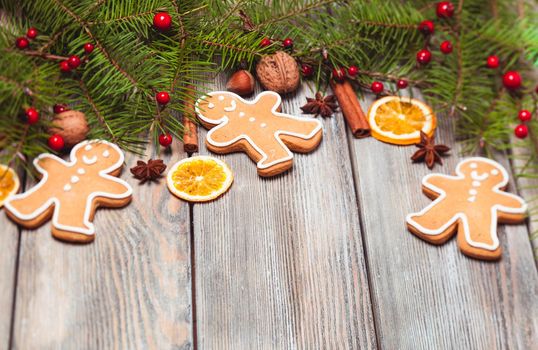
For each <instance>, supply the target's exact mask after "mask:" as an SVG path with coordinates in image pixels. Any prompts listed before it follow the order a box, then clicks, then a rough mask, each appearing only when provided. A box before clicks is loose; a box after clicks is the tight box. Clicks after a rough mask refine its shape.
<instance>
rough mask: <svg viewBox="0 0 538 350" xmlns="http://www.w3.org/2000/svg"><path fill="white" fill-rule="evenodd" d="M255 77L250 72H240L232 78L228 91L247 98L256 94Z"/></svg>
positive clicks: (227, 85) (243, 70) (227, 86)
mask: <svg viewBox="0 0 538 350" xmlns="http://www.w3.org/2000/svg"><path fill="white" fill-rule="evenodd" d="M254 85H255V81H254V77H253V76H252V74H250V72H249V71H248V70H245V69H242V70H238V71H237V72H235V73H234V74H232V76H231V77H230V80H228V83H227V84H226V89H227V90H228V91H231V92H235V93H236V94H238V95H239V96H247V95H250V94H252V93H253V92H254Z"/></svg>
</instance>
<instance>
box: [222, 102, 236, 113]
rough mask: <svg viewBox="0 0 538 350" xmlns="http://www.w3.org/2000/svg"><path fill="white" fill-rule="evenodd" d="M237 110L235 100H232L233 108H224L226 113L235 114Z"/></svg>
mask: <svg viewBox="0 0 538 350" xmlns="http://www.w3.org/2000/svg"><path fill="white" fill-rule="evenodd" d="M236 108H237V103H236V102H235V100H232V104H231V106H229V107H224V110H225V111H226V112H233V111H235V109H236Z"/></svg>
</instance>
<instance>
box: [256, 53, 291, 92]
mask: <svg viewBox="0 0 538 350" xmlns="http://www.w3.org/2000/svg"><path fill="white" fill-rule="evenodd" d="M256 73H257V74H258V79H259V80H260V83H261V84H262V85H263V87H264V88H266V89H267V90H271V91H275V92H278V93H280V94H285V93H288V92H292V91H295V90H297V88H298V87H299V66H298V65H297V62H295V59H294V58H293V57H291V56H290V55H288V54H287V53H285V52H283V51H278V52H276V53H275V54H273V55H269V56H265V57H263V58H262V59H261V60H260V62H258V65H257V66H256Z"/></svg>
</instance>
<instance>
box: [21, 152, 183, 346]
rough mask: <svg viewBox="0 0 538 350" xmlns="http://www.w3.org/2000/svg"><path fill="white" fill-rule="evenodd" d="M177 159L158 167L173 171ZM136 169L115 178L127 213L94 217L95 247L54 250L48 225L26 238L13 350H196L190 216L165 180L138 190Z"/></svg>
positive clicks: (104, 211) (102, 212)
mask: <svg viewBox="0 0 538 350" xmlns="http://www.w3.org/2000/svg"><path fill="white" fill-rule="evenodd" d="M180 149H182V147H181V146H180V145H177V147H174V150H173V153H172V154H171V155H170V154H165V155H161V156H160V158H163V159H164V160H165V163H168V164H170V163H172V162H175V161H177V160H178V159H180V158H183V157H185V154H184V153H183V151H182V150H180ZM151 152H152V151H151V148H149V150H148V154H150V153H151ZM153 156H154V155H153ZM148 157H149V155H148V156H146V157H144V159H145V160H147V158H148ZM137 159H139V157H137V156H134V155H128V156H127V159H126V166H125V167H124V170H123V174H122V176H121V177H122V178H123V179H126V180H127V181H128V182H130V183H131V185H132V186H133V189H134V195H133V201H132V203H131V204H130V205H129V206H128V207H126V208H123V209H119V210H112V209H100V210H98V211H97V213H96V217H95V224H96V232H97V236H96V239H95V241H94V242H93V243H91V244H88V245H73V244H66V243H63V242H59V241H55V240H54V239H53V238H52V237H51V236H50V228H49V226H48V225H46V226H44V227H42V228H41V229H39V230H36V231H23V232H22V237H21V249H20V265H19V273H18V289H17V298H16V310H15V323H14V342H13V344H14V346H15V348H20V349H49V348H55V349H56V348H62V349H135V348H140V349H164V348H175V349H176V348H178V349H180V348H182V349H190V348H192V317H191V283H190V280H191V277H190V234H189V233H190V229H189V227H190V224H189V222H190V218H189V206H188V205H187V204H186V203H184V202H181V201H179V200H178V199H176V198H175V197H173V196H171V195H170V194H169V193H168V190H167V188H166V181H165V180H164V179H162V180H161V181H160V183H158V184H144V185H139V184H138V181H137V180H135V179H134V178H132V176H131V174H130V172H129V168H130V167H131V166H132V165H133V164H134V163H136V160H137Z"/></svg>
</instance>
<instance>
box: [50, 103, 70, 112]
mask: <svg viewBox="0 0 538 350" xmlns="http://www.w3.org/2000/svg"><path fill="white" fill-rule="evenodd" d="M53 109H54V113H56V114H60V113H63V112H65V111H68V110H69V108H67V106H66V105H62V104H55V105H54V107H53Z"/></svg>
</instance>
